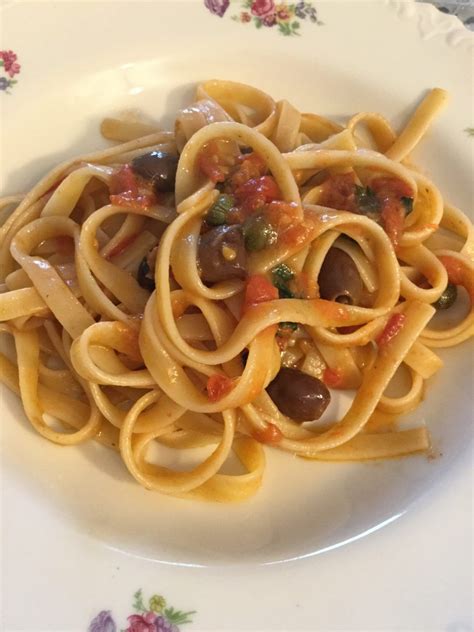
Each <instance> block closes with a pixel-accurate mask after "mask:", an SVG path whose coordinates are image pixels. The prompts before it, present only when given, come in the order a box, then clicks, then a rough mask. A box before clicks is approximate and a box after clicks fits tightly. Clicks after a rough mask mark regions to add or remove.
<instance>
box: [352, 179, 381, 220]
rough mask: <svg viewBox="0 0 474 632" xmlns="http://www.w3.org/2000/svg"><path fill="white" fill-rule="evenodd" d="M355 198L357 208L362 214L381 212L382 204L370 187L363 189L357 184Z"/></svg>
mask: <svg viewBox="0 0 474 632" xmlns="http://www.w3.org/2000/svg"><path fill="white" fill-rule="evenodd" d="M355 196H356V201H357V207H358V209H359V211H360V212H361V213H364V214H365V215H367V214H369V213H378V212H379V211H380V202H379V200H378V198H377V196H376V195H375V193H374V191H372V189H371V188H370V187H361V186H359V185H357V184H356V185H355Z"/></svg>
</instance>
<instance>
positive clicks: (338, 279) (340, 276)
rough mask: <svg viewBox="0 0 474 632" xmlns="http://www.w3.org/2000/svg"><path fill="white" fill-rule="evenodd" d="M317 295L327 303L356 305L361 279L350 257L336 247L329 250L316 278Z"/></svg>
mask: <svg viewBox="0 0 474 632" xmlns="http://www.w3.org/2000/svg"><path fill="white" fill-rule="evenodd" d="M318 284H319V295H320V297H321V298H324V299H326V300H328V301H337V302H338V303H344V304H345V305H358V304H359V302H360V300H361V296H362V290H363V286H362V279H361V278H360V274H359V271H358V270H357V266H356V265H355V263H354V261H353V260H352V257H350V256H349V255H348V254H347V253H345V252H344V251H343V250H341V249H340V248H337V247H333V248H330V249H329V252H328V253H327V255H326V258H325V259H324V262H323V265H322V266H321V271H320V272H319V277H318Z"/></svg>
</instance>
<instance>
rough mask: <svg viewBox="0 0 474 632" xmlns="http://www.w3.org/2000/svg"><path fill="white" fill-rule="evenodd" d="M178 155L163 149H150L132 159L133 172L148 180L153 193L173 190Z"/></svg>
mask: <svg viewBox="0 0 474 632" xmlns="http://www.w3.org/2000/svg"><path fill="white" fill-rule="evenodd" d="M177 166H178V157H177V156H175V155H174V154H169V153H167V152H165V151H151V152H150V153H148V154H143V156H137V157H136V158H134V159H133V160H132V170H133V172H134V173H135V174H136V175H138V176H141V177H142V178H144V179H145V180H150V181H151V183H152V185H153V190H154V191H155V193H169V192H170V191H174V185H175V181H176V168H177Z"/></svg>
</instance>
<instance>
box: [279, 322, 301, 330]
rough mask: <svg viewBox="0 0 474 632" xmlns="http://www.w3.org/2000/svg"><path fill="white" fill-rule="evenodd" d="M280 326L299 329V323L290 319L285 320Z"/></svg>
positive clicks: (281, 327)
mask: <svg viewBox="0 0 474 632" xmlns="http://www.w3.org/2000/svg"><path fill="white" fill-rule="evenodd" d="M278 326H279V328H280V329H290V330H291V331H296V330H297V329H298V323H292V322H291V321H289V320H284V321H283V322H281V323H280V324H279V325H278Z"/></svg>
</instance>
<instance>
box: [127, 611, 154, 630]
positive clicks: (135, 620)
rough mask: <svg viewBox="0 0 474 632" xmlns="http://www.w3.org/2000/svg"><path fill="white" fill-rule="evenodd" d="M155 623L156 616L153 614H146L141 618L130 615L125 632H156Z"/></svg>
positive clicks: (140, 616) (138, 615) (136, 615)
mask: <svg viewBox="0 0 474 632" xmlns="http://www.w3.org/2000/svg"><path fill="white" fill-rule="evenodd" d="M155 621H156V614H155V613H154V612H147V614H145V615H143V616H142V615H140V614H132V615H131V616H130V617H128V622H129V626H128V628H127V630H126V632H157V629H156V626H155Z"/></svg>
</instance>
